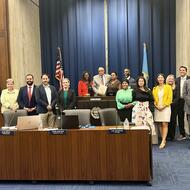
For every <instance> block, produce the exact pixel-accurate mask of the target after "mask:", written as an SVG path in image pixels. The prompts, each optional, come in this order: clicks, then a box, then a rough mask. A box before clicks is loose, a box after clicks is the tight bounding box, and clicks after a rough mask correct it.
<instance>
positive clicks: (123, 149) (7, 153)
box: [0, 128, 151, 181]
mask: <svg viewBox="0 0 190 190" xmlns="http://www.w3.org/2000/svg"><path fill="white" fill-rule="evenodd" d="M150 146H151V144H150V134H149V131H147V130H130V131H127V133H126V134H109V133H108V131H107V129H105V128H102V129H101V130H98V129H94V130H93V129H84V130H71V131H68V132H67V134H65V135H49V134H48V132H40V131H22V132H17V133H16V134H15V135H14V136H0V147H1V156H0V168H1V170H0V179H1V180H129V181H133V180H138V181H149V180H150V178H151V147H150Z"/></svg>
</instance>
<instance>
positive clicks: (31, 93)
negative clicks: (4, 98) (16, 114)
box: [17, 74, 37, 115]
mask: <svg viewBox="0 0 190 190" xmlns="http://www.w3.org/2000/svg"><path fill="white" fill-rule="evenodd" d="M35 90H36V85H34V76H33V75H32V74H27V75H26V86H23V87H21V88H20V90H19V94H18V97H17V102H18V104H19V109H25V110H26V111H27V112H28V115H36V114H37V112H36V105H37V103H36V98H35Z"/></svg>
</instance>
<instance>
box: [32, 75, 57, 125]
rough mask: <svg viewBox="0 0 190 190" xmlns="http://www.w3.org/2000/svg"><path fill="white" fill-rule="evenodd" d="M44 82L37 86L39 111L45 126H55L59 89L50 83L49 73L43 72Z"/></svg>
mask: <svg viewBox="0 0 190 190" xmlns="http://www.w3.org/2000/svg"><path fill="white" fill-rule="evenodd" d="M41 79H42V84H41V85H40V86H38V87H37V88H36V93H35V95H36V101H37V112H38V113H39V115H40V117H41V119H42V125H43V127H49V128H53V127H54V124H55V115H54V114H55V113H56V111H55V104H56V101H57V90H56V88H55V87H54V86H52V85H50V84H49V80H50V79H49V75H48V74H43V75H42V77H41Z"/></svg>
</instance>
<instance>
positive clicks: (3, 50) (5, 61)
mask: <svg viewBox="0 0 190 190" xmlns="http://www.w3.org/2000/svg"><path fill="white" fill-rule="evenodd" d="M7 21H8V18H7V0H0V88H1V90H2V89H3V88H5V87H6V82H5V81H6V79H7V78H8V77H10V65H9V46H8V22H7Z"/></svg>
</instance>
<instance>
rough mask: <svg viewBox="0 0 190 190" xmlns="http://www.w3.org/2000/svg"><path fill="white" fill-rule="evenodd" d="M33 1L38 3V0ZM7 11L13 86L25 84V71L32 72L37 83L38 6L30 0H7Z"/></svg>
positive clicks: (38, 78)
mask: <svg viewBox="0 0 190 190" xmlns="http://www.w3.org/2000/svg"><path fill="white" fill-rule="evenodd" d="M33 1H34V0H33ZM34 2H35V3H37V4H38V0H35V1H34ZM8 12H9V15H8V17H9V37H10V38H9V39H10V41H9V44H10V63H11V76H12V78H13V79H14V80H15V86H16V87H20V86H21V85H23V84H25V81H24V76H25V75H26V74H27V73H32V74H34V77H35V82H36V83H37V84H39V82H40V76H41V52H40V29H39V7H38V6H36V5H35V4H34V3H32V2H31V1H30V0H8Z"/></svg>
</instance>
